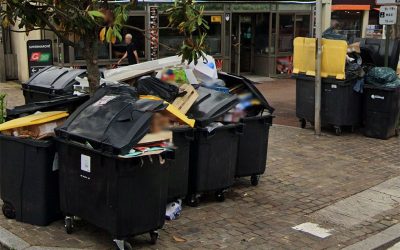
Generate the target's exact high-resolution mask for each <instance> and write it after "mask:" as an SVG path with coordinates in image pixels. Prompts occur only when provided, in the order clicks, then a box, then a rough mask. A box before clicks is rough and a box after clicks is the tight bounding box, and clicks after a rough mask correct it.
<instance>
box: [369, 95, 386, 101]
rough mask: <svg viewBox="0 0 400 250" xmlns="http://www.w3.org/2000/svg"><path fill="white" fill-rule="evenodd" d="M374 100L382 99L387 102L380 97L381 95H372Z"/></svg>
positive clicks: (383, 98)
mask: <svg viewBox="0 0 400 250" xmlns="http://www.w3.org/2000/svg"><path fill="white" fill-rule="evenodd" d="M371 98H372V99H381V100H385V97H384V96H380V95H371Z"/></svg>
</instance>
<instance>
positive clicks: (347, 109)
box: [296, 75, 362, 135]
mask: <svg viewBox="0 0 400 250" xmlns="http://www.w3.org/2000/svg"><path fill="white" fill-rule="evenodd" d="M314 79H315V78H314V77H309V76H302V75H298V76H296V116H297V117H298V118H299V119H300V123H301V127H302V128H305V126H306V122H307V121H308V122H310V123H311V124H313V123H314V111H315V80H314ZM356 83H357V79H356V78H352V79H349V80H337V79H333V78H323V79H322V86H321V87H322V89H321V91H322V93H321V124H322V126H333V127H334V128H335V133H336V135H341V133H342V127H351V128H352V129H354V128H355V127H357V126H360V125H361V117H362V94H361V93H357V92H356V91H354V89H353V88H354V86H355V84H356Z"/></svg>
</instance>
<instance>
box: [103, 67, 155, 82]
mask: <svg viewBox="0 0 400 250" xmlns="http://www.w3.org/2000/svg"><path fill="white" fill-rule="evenodd" d="M153 72H154V70H148V69H141V70H132V71H126V72H122V73H120V74H118V75H115V76H111V77H109V78H106V79H107V80H110V81H122V82H123V81H128V80H132V79H134V78H138V77H142V76H145V75H150V74H152V73H153Z"/></svg>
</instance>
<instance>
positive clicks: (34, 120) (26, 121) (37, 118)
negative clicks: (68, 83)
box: [0, 111, 68, 131]
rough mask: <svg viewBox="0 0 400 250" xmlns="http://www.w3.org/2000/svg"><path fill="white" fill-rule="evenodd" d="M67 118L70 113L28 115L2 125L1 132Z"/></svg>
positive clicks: (56, 112)
mask: <svg viewBox="0 0 400 250" xmlns="http://www.w3.org/2000/svg"><path fill="white" fill-rule="evenodd" d="M67 116H68V113H67V112H65V111H51V112H42V113H37V114H33V115H28V116H25V117H21V118H17V119H14V120H11V121H8V122H5V123H2V124H0V131H5V130H9V129H14V128H21V127H26V126H32V125H38V124H43V123H48V122H52V121H56V120H59V119H61V118H64V117H67Z"/></svg>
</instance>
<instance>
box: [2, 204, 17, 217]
mask: <svg viewBox="0 0 400 250" xmlns="http://www.w3.org/2000/svg"><path fill="white" fill-rule="evenodd" d="M1 209H2V210H3V214H4V216H5V217H6V218H7V219H15V217H16V213H15V208H14V206H13V205H11V204H10V203H8V202H5V203H4V204H3V206H2V208H1Z"/></svg>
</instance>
